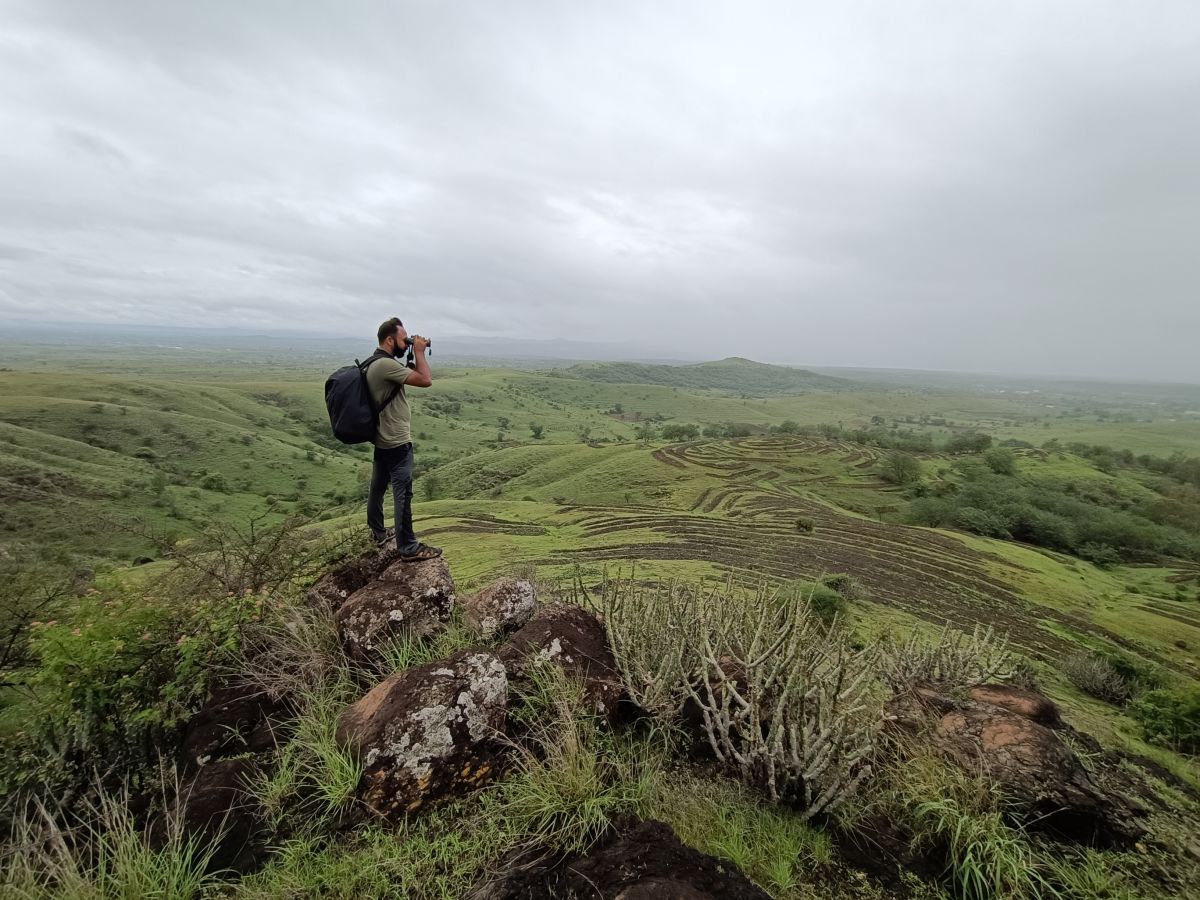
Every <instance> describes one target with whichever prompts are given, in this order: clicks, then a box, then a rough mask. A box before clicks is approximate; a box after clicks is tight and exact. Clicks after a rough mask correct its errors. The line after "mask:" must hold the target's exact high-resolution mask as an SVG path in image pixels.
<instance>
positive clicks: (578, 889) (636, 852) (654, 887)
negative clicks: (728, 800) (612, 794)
mask: <svg viewBox="0 0 1200 900" xmlns="http://www.w3.org/2000/svg"><path fill="white" fill-rule="evenodd" d="M471 897H472V900H651V898H662V900H668V898H670V900H769V897H770V895H769V894H767V893H766V892H765V891H763V890H762V889H761V888H759V887H757V886H756V885H755V884H754V883H753V882H751V881H750V880H749V879H748V878H746V876H744V875H743V874H742V873H741V872H739V871H737V869H736V868H734V867H733V866H732V865H731V864H730V863H728V862H724V861H722V860H719V859H717V858H716V857H713V856H708V855H706V854H703V853H701V852H700V851H699V850H694V849H692V848H691V847H688V846H685V845H684V844H682V843H680V841H679V838H677V837H676V836H675V832H673V831H672V830H671V828H670V826H669V825H666V824H664V823H663V822H655V821H646V822H643V821H638V820H633V821H631V822H625V823H622V824H621V825H620V826H619V827H617V828H614V829H613V831H612V832H610V833H609V835H608V836H607V837H605V838H604V839H603V840H601V841H600V843H599V844H597V845H596V846H595V847H593V848H592V849H591V850H590V851H588V852H587V853H586V854H573V855H571V856H567V857H560V858H558V859H557V860H554V861H552V862H549V863H547V864H545V865H543V866H530V865H529V864H528V862H525V864H524V866H523V865H522V861H521V860H514V861H513V865H512V867H511V870H510V871H509V872H508V873H506V874H502V875H501V876H499V877H498V878H497V879H496V880H494V881H493V882H491V883H490V884H488V885H487V886H485V887H483V888H480V889H479V890H477V891H476V892H475V893H473V894H472V895H471Z"/></svg>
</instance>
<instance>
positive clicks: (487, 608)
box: [463, 578, 537, 638]
mask: <svg viewBox="0 0 1200 900" xmlns="http://www.w3.org/2000/svg"><path fill="white" fill-rule="evenodd" d="M535 609H537V595H536V593H535V591H534V589H533V583H532V582H530V581H526V580H524V579H518V578H501V579H499V580H497V581H493V582H492V583H491V584H489V585H488V586H487V587H485V588H484V589H483V590H481V591H480V592H479V593H477V594H473V595H472V596H470V597H468V598H466V599H465V600H463V621H464V622H465V623H466V625H467V627H468V628H470V629H471V630H472V631H473V632H475V633H476V634H478V635H479V636H480V637H482V638H493V637H496V636H497V635H502V634H510V633H511V632H514V631H516V630H517V629H518V628H520V627H521V626H522V625H525V624H526V623H527V622H528V621H529V620H530V619H531V618H533V613H534V610H535Z"/></svg>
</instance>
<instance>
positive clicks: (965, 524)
mask: <svg viewBox="0 0 1200 900" xmlns="http://www.w3.org/2000/svg"><path fill="white" fill-rule="evenodd" d="M954 524H955V525H956V526H957V527H959V528H962V529H964V530H965V531H972V532H974V533H975V534H982V535H983V536H984V537H994V538H1010V537H1012V535H1011V534H1009V533H1008V529H1007V528H1006V527H1005V526H1004V519H1002V518H1001V517H1000V516H998V515H995V514H994V513H990V512H985V511H984V510H982V509H977V508H975V507H974V506H960V507H959V508H958V509H957V510H955V512H954Z"/></svg>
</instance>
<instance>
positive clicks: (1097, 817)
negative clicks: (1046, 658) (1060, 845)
mask: <svg viewBox="0 0 1200 900" xmlns="http://www.w3.org/2000/svg"><path fill="white" fill-rule="evenodd" d="M988 687H989V688H992V690H988V691H977V692H973V693H977V694H978V695H979V696H989V697H993V698H995V699H997V700H1000V701H1003V702H1004V703H1005V704H1009V703H1011V705H1013V706H1015V707H1017V708H1018V709H1020V710H1021V712H1013V711H1011V710H1010V709H1009V708H1007V706H1002V705H999V704H996V703H992V702H981V701H980V700H977V699H969V700H961V699H957V698H954V697H950V696H948V695H945V694H939V693H938V692H936V691H935V690H933V689H931V688H920V689H918V690H916V691H913V692H910V693H906V694H902V695H900V696H898V697H896V698H894V699H893V700H892V701H890V702H889V704H888V714H889V715H888V719H889V722H888V724H889V725H890V727H892V728H894V729H895V728H899V729H902V730H904V731H907V732H908V733H909V734H911V735H915V736H917V737H918V739H923V740H927V741H929V742H930V743H931V744H932V745H933V748H934V749H935V750H936V751H937V752H938V754H939V755H940V756H942V757H943V758H945V759H947V760H948V761H950V762H952V763H955V764H957V765H958V766H960V767H961V768H962V769H964V770H965V771H967V772H969V773H978V772H980V771H981V770H982V772H983V773H984V775H985V776H986V777H988V778H991V779H992V780H993V781H995V782H996V783H997V784H998V785H999V787H1000V788H1001V790H1002V791H1003V792H1004V793H1005V794H1006V795H1007V796H1008V797H1009V798H1010V799H1011V800H1012V801H1014V811H1016V812H1019V813H1021V818H1022V819H1023V821H1024V822H1025V823H1026V824H1027V825H1028V826H1029V827H1031V828H1036V829H1038V830H1041V831H1046V832H1050V833H1051V834H1053V835H1055V836H1056V837H1059V838H1062V839H1065V840H1070V841H1077V842H1080V843H1086V844H1092V845H1099V846H1131V845H1132V844H1133V843H1134V842H1135V841H1137V840H1138V839H1139V838H1140V837H1141V836H1142V835H1143V834H1144V833H1145V829H1144V827H1143V826H1142V825H1140V824H1139V821H1138V820H1139V819H1140V818H1142V817H1143V816H1144V814H1145V812H1146V810H1145V809H1144V808H1143V807H1142V806H1141V805H1140V804H1136V803H1135V802H1133V801H1132V800H1130V799H1127V798H1126V797H1124V796H1120V795H1118V794H1116V793H1114V792H1112V791H1106V790H1104V789H1103V788H1102V787H1101V786H1100V785H1099V784H1098V783H1097V782H1096V781H1095V780H1093V779H1092V778H1091V776H1090V775H1089V774H1088V772H1087V770H1086V769H1084V767H1083V765H1082V764H1081V763H1080V761H1079V759H1078V758H1077V757H1076V755H1075V753H1074V751H1073V750H1072V749H1071V748H1070V747H1069V746H1068V745H1067V744H1066V743H1065V742H1064V741H1063V740H1062V739H1061V738H1060V737H1059V736H1058V734H1057V733H1055V732H1054V731H1053V730H1051V729H1050V728H1048V727H1046V726H1045V725H1043V724H1040V723H1039V722H1037V721H1035V720H1034V718H1033V716H1034V715H1036V716H1038V717H1040V718H1043V719H1045V718H1047V717H1048V715H1049V713H1048V711H1047V710H1048V707H1049V708H1053V704H1052V703H1051V702H1050V701H1049V700H1048V699H1047V698H1045V697H1042V696H1041V695H1040V694H1035V693H1033V692H1029V691H1016V690H1015V689H1013V691H1012V693H1011V694H1010V693H1009V690H1008V689H1005V690H1004V691H1003V692H996V691H995V690H994V688H995V686H988ZM1021 695H1028V696H1021ZM1039 698H1040V699H1039ZM1018 701H1019V702H1018ZM1043 701H1044V702H1043ZM1047 705H1048V706H1047ZM1025 713H1027V714H1028V715H1027V714H1025Z"/></svg>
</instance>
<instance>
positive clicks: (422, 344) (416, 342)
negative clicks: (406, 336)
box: [412, 334, 429, 353]
mask: <svg viewBox="0 0 1200 900" xmlns="http://www.w3.org/2000/svg"><path fill="white" fill-rule="evenodd" d="M412 342H413V350H415V351H416V352H417V353H424V352H425V348H426V347H428V346H429V338H427V337H421V335H419V334H414V335H413V336H412Z"/></svg>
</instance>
